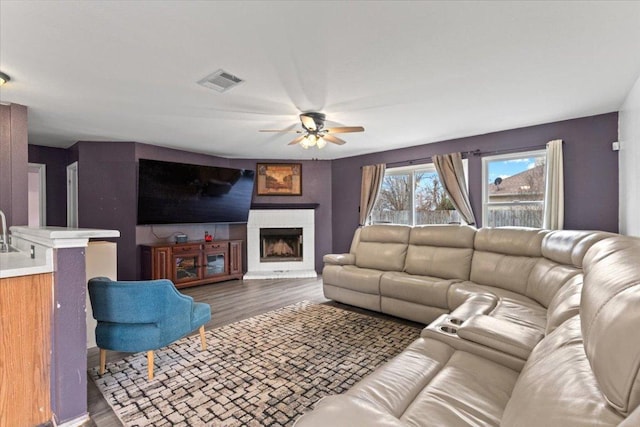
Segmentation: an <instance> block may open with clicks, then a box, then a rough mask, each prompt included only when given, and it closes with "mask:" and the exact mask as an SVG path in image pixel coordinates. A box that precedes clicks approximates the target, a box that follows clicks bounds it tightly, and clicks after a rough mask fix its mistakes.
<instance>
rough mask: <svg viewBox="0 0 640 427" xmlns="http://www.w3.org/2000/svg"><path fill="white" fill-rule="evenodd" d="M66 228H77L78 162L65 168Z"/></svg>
mask: <svg viewBox="0 0 640 427" xmlns="http://www.w3.org/2000/svg"><path fill="white" fill-rule="evenodd" d="M67 227H70V228H78V162H73V163H71V164H70V165H69V166H67Z"/></svg>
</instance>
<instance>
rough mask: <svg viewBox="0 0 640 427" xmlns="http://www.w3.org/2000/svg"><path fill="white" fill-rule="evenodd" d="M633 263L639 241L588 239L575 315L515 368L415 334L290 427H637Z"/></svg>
mask: <svg viewBox="0 0 640 427" xmlns="http://www.w3.org/2000/svg"><path fill="white" fill-rule="evenodd" d="M639 261H640V240H638V239H633V238H625V237H622V236H619V237H614V238H610V239H605V240H603V241H600V242H598V243H596V244H595V245H594V246H593V248H592V249H590V250H589V252H588V253H587V255H586V257H585V259H584V269H585V278H584V287H583V293H582V298H581V303H580V314H579V315H575V316H573V317H571V318H570V319H569V320H567V321H565V322H564V323H562V324H561V325H560V326H559V327H558V328H556V329H555V330H554V331H553V332H551V333H550V334H549V335H547V336H546V337H545V338H544V339H543V340H542V341H541V342H540V343H539V344H538V345H537V346H536V347H535V349H534V350H533V352H532V353H531V355H530V357H529V359H528V360H527V362H526V364H525V365H524V368H523V369H522V372H521V373H518V372H516V371H514V370H512V369H509V368H507V367H505V366H503V365H500V364H498V363H496V362H493V361H490V360H488V359H485V358H483V357H480V356H476V355H474V354H472V353H469V352H465V351H460V350H457V349H456V348H454V347H452V346H450V345H448V344H445V343H443V342H440V341H438V340H435V339H429V338H420V339H418V340H416V341H415V342H414V343H413V344H411V345H410V346H409V347H408V348H407V349H406V350H405V351H403V352H402V353H401V354H400V355H398V356H396V357H395V358H394V359H392V360H391V361H390V362H388V363H387V364H386V365H383V366H382V367H381V368H379V369H378V370H376V371H375V372H374V373H373V374H371V375H369V376H368V377H366V378H364V379H363V380H362V381H360V382H359V383H357V384H356V385H355V386H353V387H352V388H351V389H350V390H349V391H347V392H346V393H345V394H343V395H337V396H330V397H326V398H324V399H322V400H321V401H320V402H319V403H318V404H317V405H316V408H315V409H314V410H313V411H312V412H310V413H307V414H305V415H304V416H302V417H301V418H300V419H299V420H298V421H297V422H296V426H297V427H313V426H327V425H331V426H332V427H341V426H446V427H456V426H477V425H482V426H501V427H516V426H517V427H533V426H536V427H537V426H562V427H578V426H585V427H586V426H594V425H598V426H615V425H618V424H619V423H621V422H622V424H620V425H621V426H624V427H631V426H633V425H638V424H637V420H638V419H640V414H639V413H638V411H640V409H636V408H637V407H638V405H639V404H640V373H639V371H640V310H638V309H637V307H638V306H640V266H639ZM634 410H635V412H634V413H633V414H632V415H631V417H630V418H629V419H628V420H627V421H624V419H625V417H627V416H629V414H631V413H632V412H633V411H634ZM632 419H633V421H632ZM634 423H635V424H634Z"/></svg>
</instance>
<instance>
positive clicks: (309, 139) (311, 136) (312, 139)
mask: <svg viewBox="0 0 640 427" xmlns="http://www.w3.org/2000/svg"><path fill="white" fill-rule="evenodd" d="M305 139H306V140H307V144H308V145H309V147H313V146H314V145H316V142H318V137H317V136H316V135H315V134H313V133H310V134H309V135H307V136H306V137H305Z"/></svg>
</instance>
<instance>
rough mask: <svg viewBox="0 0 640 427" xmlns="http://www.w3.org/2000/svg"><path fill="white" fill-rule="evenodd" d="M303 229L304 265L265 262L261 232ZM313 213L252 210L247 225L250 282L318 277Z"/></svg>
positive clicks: (247, 275)
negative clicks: (271, 229) (261, 249)
mask: <svg viewBox="0 0 640 427" xmlns="http://www.w3.org/2000/svg"><path fill="white" fill-rule="evenodd" d="M289 227H291V228H302V261H284V262H261V261H260V244H261V242H260V229H261V228H289ZM315 263H316V261H315V211H314V210H313V209H252V210H251V211H249V221H248V222H247V273H246V274H245V275H244V279H245V280H250V279H284V278H304V277H317V274H316V271H315Z"/></svg>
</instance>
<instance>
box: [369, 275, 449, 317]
mask: <svg viewBox="0 0 640 427" xmlns="http://www.w3.org/2000/svg"><path fill="white" fill-rule="evenodd" d="M453 282H454V280H444V279H441V278H439V277H429V276H414V275H411V274H407V273H398V272H394V271H389V272H386V273H384V274H383V275H382V277H381V278H380V295H381V296H385V297H391V298H396V299H399V300H403V301H412V302H415V303H417V304H423V305H426V306H431V307H440V308H445V309H446V308H448V305H447V293H448V291H449V286H450V285H451V284H452V283H453Z"/></svg>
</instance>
